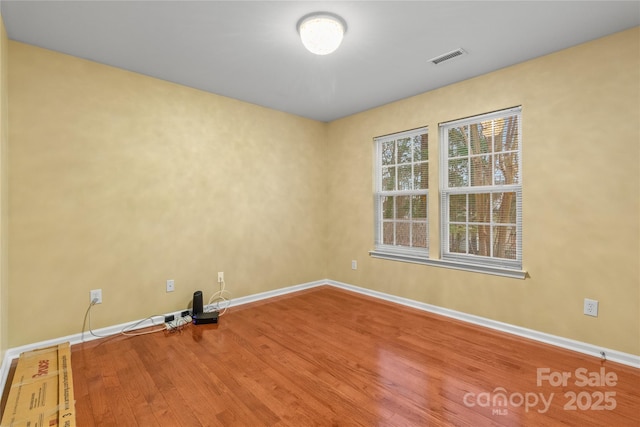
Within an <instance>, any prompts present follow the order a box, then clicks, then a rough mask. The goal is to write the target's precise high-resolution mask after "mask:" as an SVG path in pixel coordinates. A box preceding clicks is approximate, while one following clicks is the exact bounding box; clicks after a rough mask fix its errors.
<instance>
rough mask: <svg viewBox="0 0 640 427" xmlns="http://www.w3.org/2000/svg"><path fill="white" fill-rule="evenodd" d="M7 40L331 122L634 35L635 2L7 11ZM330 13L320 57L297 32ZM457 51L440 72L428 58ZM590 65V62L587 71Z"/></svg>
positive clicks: (93, 5) (108, 5) (117, 5)
mask: <svg viewBox="0 0 640 427" xmlns="http://www.w3.org/2000/svg"><path fill="white" fill-rule="evenodd" d="M1 7H2V9H1V11H2V16H3V19H4V22H5V26H6V29H7V33H8V36H9V38H10V39H12V40H17V41H21V42H25V43H29V44H33V45H36V46H40V47H44V48H47V49H52V50H56V51H59V52H63V53H68V54H71V55H74V56H78V57H81V58H86V59H90V60H93V61H97V62H100V63H103V64H108V65H112V66H115V67H120V68H124V69H127V70H131V71H135V72H138V73H142V74H145V75H148V76H153V77H157V78H160V79H163V80H168V81H171V82H175V83H179V84H183V85H186V86H190V87H194V88H198V89H201V90H205V91H209V92H213V93H217V94H220V95H225V96H228V97H231V98H236V99H239V100H243V101H247V102H251V103H254V104H258V105H262V106H266V107H269V108H273V109H276V110H281V111H285V112H289V113H293V114H297V115H300V116H303V117H308V118H312V119H316V120H320V121H331V120H334V119H337V118H340V117H344V116H347V115H350V114H353V113H356V112H360V111H364V110H367V109H369V108H372V107H376V106H379V105H383V104H386V103H389V102H392V101H395V100H398V99H402V98H406V97H408V96H412V95H416V94H419V93H422V92H426V91H429V90H432V89H435V88H438V87H442V86H445V85H448V84H451V83H455V82H458V81H461V80H464V79H468V78H470V77H474V76H477V75H481V74H485V73H488V72H491V71H494V70H497V69H500V68H503V67H506V66H509V65H513V64H516V63H519V62H522V61H526V60H528V59H531V58H535V57H538V56H541V55H545V54H548V53H551V52H555V51H558V50H560V49H564V48H567V47H570V46H573V45H576V44H580V43H583V42H586V41H589V40H593V39H596V38H599V37H602V36H605V35H608V34H612V33H615V32H618V31H621V30H625V29H628V28H632V27H635V26H638V25H640V1H565V2H560V1H529V2H524V1H446V2H444V1H407V2H404V1H335V2H312V1H166V0H165V1H97V0H85V1H77V0H75V1H51V0H48V1H25V0H22V1H10V0H3V1H2V4H1ZM314 11H329V12H333V13H336V14H338V15H340V16H342V18H344V19H345V20H346V22H347V25H348V29H347V33H346V36H345V39H344V41H343V43H342V45H341V46H340V48H339V49H338V50H337V51H336V52H335V53H333V54H331V55H327V56H316V55H313V54H311V53H309V52H307V51H306V50H305V49H304V47H303V46H302V43H301V42H300V39H299V37H298V35H297V32H296V23H297V21H298V19H299V18H300V17H302V16H303V15H305V14H307V13H309V12H314ZM457 48H463V49H464V50H465V51H466V52H468V54H466V55H464V56H460V57H457V58H455V59H452V60H450V61H447V62H444V63H442V64H440V65H433V64H432V63H431V62H429V59H431V58H433V57H435V56H438V55H441V54H443V53H447V52H449V51H452V50H454V49H457ZM597 60H598V58H594V61H597Z"/></svg>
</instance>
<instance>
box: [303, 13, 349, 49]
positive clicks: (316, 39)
mask: <svg viewBox="0 0 640 427" xmlns="http://www.w3.org/2000/svg"><path fill="white" fill-rule="evenodd" d="M346 29H347V26H346V24H345V22H344V20H342V18H340V17H339V16H337V15H333V14H329V13H315V14H312V15H307V16H305V17H303V18H302V19H301V20H300V21H298V32H299V33H300V38H301V39H302V44H303V45H304V47H306V48H307V50H309V51H310V52H312V53H315V54H316V55H327V54H329V53H331V52H333V51H335V50H336V49H337V48H338V46H340V43H342V37H343V36H344V33H345V31H346Z"/></svg>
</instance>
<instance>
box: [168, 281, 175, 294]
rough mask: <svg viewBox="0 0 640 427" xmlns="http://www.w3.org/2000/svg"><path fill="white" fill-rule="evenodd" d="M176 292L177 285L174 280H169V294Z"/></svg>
mask: <svg viewBox="0 0 640 427" xmlns="http://www.w3.org/2000/svg"><path fill="white" fill-rule="evenodd" d="M175 290H176V284H175V282H174V281H173V279H169V280H167V292H173V291H175Z"/></svg>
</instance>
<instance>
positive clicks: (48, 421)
mask: <svg viewBox="0 0 640 427" xmlns="http://www.w3.org/2000/svg"><path fill="white" fill-rule="evenodd" d="M75 425H76V413H75V400H74V396H73V377H72V375H71V348H70V347H69V343H64V344H60V345H57V346H53V347H47V348H43V349H38V350H33V351H26V352H24V353H22V354H21V355H20V358H19V359H18V365H17V366H16V372H15V375H14V376H13V381H12V383H11V389H10V390H9V396H8V398H7V405H6V407H5V410H4V414H3V416H2V423H1V424H0V427H9V426H12V427H23V426H24V427H27V426H28V427H52V426H59V427H75Z"/></svg>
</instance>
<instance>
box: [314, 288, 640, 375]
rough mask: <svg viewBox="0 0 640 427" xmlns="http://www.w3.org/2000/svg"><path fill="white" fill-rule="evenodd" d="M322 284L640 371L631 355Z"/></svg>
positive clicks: (637, 360)
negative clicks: (603, 358)
mask: <svg viewBox="0 0 640 427" xmlns="http://www.w3.org/2000/svg"><path fill="white" fill-rule="evenodd" d="M326 283H328V284H330V285H332V286H335V287H337V288H341V289H345V290H348V291H352V292H357V293H360V294H363V295H368V296H371V297H374V298H379V299H383V300H385V301H390V302H393V303H396V304H401V305H405V306H408V307H413V308H417V309H418V310H423V311H428V312H430V313H435V314H439V315H442V316H446V317H450V318H453V319H457V320H462V321H463V322H468V323H472V324H475V325H479V326H484V327H485V328H489V329H495V330H498V331H502V332H506V333H508V334H512V335H517V336H520V337H523V338H529V339H532V340H534V341H538V342H543V343H546V344H551V345H554V346H556V347H561V348H565V349H567V350H572V351H576V352H578V353H582V354H587V355H589V356H594V357H598V358H601V357H602V356H601V354H602V352H604V353H605V355H606V358H607V360H610V361H612V362H617V363H620V364H623V365H628V366H632V367H634V368H640V356H636V355H634V354H629V353H624V352H621V351H617V350H612V349H610V348H604V347H599V346H596V345H593V344H588V343H585V342H581V341H576V340H572V339H569V338H563V337H559V336H557V335H551V334H547V333H545V332H540V331H536V330H533V329H527V328H523V327H520V326H515V325H511V324H509V323H503V322H498V321H496V320H491V319H487V318H486V317H480V316H475V315H473V314H467V313H463V312H461V311H455V310H450V309H448V308H443V307H438V306H436V305H431V304H426V303H423V302H419V301H415V300H411V299H408V298H402V297H399V296H395V295H391V294H385V293H383V292H378V291H373V290H371V289H366V288H361V287H358V286H353V285H349V284H346V283H341V282H336V281H335V280H327V281H326Z"/></svg>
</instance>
